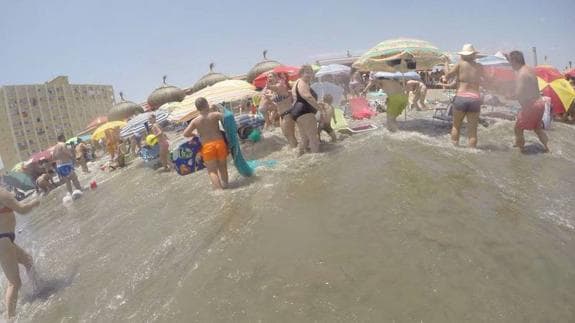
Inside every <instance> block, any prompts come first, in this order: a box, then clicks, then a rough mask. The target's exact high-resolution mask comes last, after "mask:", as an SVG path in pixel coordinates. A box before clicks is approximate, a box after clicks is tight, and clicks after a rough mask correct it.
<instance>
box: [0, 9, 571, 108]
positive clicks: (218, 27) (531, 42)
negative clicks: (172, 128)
mask: <svg viewBox="0 0 575 323" xmlns="http://www.w3.org/2000/svg"><path fill="white" fill-rule="evenodd" d="M549 2H551V3H552V4H545V2H544V1H541V0H538V1H531V0H523V1H520V0H516V1H504V0H499V1H492V0H486V1H476V2H475V3H473V4H471V2H466V1H451V0H449V1H437V3H433V2H431V1H411V0H405V1H384V0H380V1H361V0H357V1H349V0H347V1H338V2H337V3H336V1H298V0H291V1H287V0H286V1H251V0H238V1H217V0H211V1H193V0H171V1H167V0H166V1H158V0H153V1H147V0H115V1H110V0H91V1H83V0H1V2H0V44H1V46H2V47H1V49H0V84H27V83H42V82H44V81H47V80H49V79H50V78H52V77H54V76H57V75H68V76H69V77H70V80H71V82H73V83H101V84H112V85H113V86H114V90H115V91H116V92H119V91H120V90H121V91H124V92H125V93H126V97H127V98H128V99H131V100H133V101H138V102H143V101H145V99H146V98H147V96H148V94H149V93H150V92H151V91H153V90H154V89H155V88H156V87H157V86H159V85H160V83H161V78H162V75H164V74H167V75H168V77H169V78H168V82H169V83H171V84H174V85H178V86H182V87H185V86H191V85H193V84H194V83H195V81H196V80H197V79H198V78H199V77H201V76H202V75H204V74H205V73H206V72H208V65H209V63H210V62H215V63H216V70H217V71H218V72H223V73H225V74H229V75H235V74H242V73H245V72H247V71H248V70H249V69H250V68H251V67H252V66H253V65H254V64H255V63H257V62H258V61H260V60H261V52H262V50H263V49H268V50H269V54H268V57H269V58H272V59H275V60H278V61H280V62H282V63H284V64H289V65H296V64H301V63H304V62H313V61H315V60H316V59H318V58H322V57H325V56H333V55H343V54H345V52H346V50H348V49H349V50H351V52H352V53H353V54H358V55H359V54H361V53H362V52H363V51H365V50H367V49H369V48H371V47H373V46H374V45H376V44H377V43H378V42H380V41H382V40H386V39H389V38H396V37H413V38H420V39H425V40H429V41H431V42H433V43H434V44H435V45H437V46H438V47H439V48H441V49H443V50H448V51H455V50H458V49H460V48H461V45H462V44H463V43H467V42H471V43H473V44H474V45H475V46H476V48H478V49H481V50H483V51H485V52H487V53H492V52H495V51H497V50H510V49H521V50H524V51H526V54H529V55H528V56H527V58H528V60H529V62H530V63H531V62H532V58H531V57H532V56H531V47H532V46H537V48H538V53H539V61H540V62H542V61H543V57H544V55H547V56H548V62H549V63H551V64H554V65H556V66H557V67H559V68H560V69H562V68H563V67H565V66H566V64H567V62H568V61H569V60H573V61H575V55H574V53H575V42H574V39H575V37H573V31H574V30H575V18H574V16H573V13H574V12H575V1H574V0H556V1H555V0H554V1H549ZM460 3H469V5H467V6H463V5H461V4H460Z"/></svg>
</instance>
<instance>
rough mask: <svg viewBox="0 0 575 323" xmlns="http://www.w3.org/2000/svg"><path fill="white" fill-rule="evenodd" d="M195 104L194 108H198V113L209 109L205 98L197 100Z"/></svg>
mask: <svg viewBox="0 0 575 323" xmlns="http://www.w3.org/2000/svg"><path fill="white" fill-rule="evenodd" d="M195 104H196V108H198V110H199V111H203V110H206V109H209V108H210V105H209V104H208V100H206V98H204V97H203V96H202V97H199V98H197V99H196V102H195Z"/></svg>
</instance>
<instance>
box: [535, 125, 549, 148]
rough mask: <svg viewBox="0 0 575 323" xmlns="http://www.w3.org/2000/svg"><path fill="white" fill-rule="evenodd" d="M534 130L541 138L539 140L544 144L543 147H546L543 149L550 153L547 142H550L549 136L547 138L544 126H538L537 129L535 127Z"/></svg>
mask: <svg viewBox="0 0 575 323" xmlns="http://www.w3.org/2000/svg"><path fill="white" fill-rule="evenodd" d="M533 131H535V134H536V135H537V137H538V138H539V141H541V143H542V144H543V148H544V150H543V151H545V152H546V153H548V152H549V147H548V146H547V143H548V142H549V138H547V134H546V133H545V130H543V129H542V128H537V129H534V130H533Z"/></svg>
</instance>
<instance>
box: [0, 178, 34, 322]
mask: <svg viewBox="0 0 575 323" xmlns="http://www.w3.org/2000/svg"><path fill="white" fill-rule="evenodd" d="M38 205H40V200H38V199H36V200H34V201H30V202H18V201H17V200H16V199H15V198H14V196H13V195H12V194H11V193H10V192H8V191H6V190H5V189H4V188H1V187H0V264H1V265H2V270H3V271H4V275H5V276H6V279H7V280H8V284H7V286H6V295H5V302H6V308H5V311H6V319H7V320H10V319H12V318H13V317H14V316H15V315H16V305H17V302H18V291H19V290H20V287H21V286H22V281H21V279H20V269H19V268H18V265H19V264H21V265H23V266H24V267H25V268H26V273H27V274H28V278H29V279H30V282H31V283H32V286H33V289H34V290H36V289H37V286H36V275H35V272H34V267H33V264H34V262H33V259H32V257H31V256H30V255H29V254H28V253H27V252H26V251H24V250H23V249H22V248H20V247H19V246H18V245H17V244H16V243H14V240H15V239H16V233H15V232H16V216H15V214H14V212H18V214H26V213H28V212H30V211H31V210H32V209H33V208H35V207H36V206H38Z"/></svg>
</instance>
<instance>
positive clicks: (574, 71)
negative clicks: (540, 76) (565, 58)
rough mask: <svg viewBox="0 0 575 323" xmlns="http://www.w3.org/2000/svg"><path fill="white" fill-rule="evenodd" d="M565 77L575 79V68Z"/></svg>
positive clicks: (566, 73)
mask: <svg viewBox="0 0 575 323" xmlns="http://www.w3.org/2000/svg"><path fill="white" fill-rule="evenodd" d="M565 76H568V77H570V78H575V68H573V69H570V70H568V71H566V72H565Z"/></svg>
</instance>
